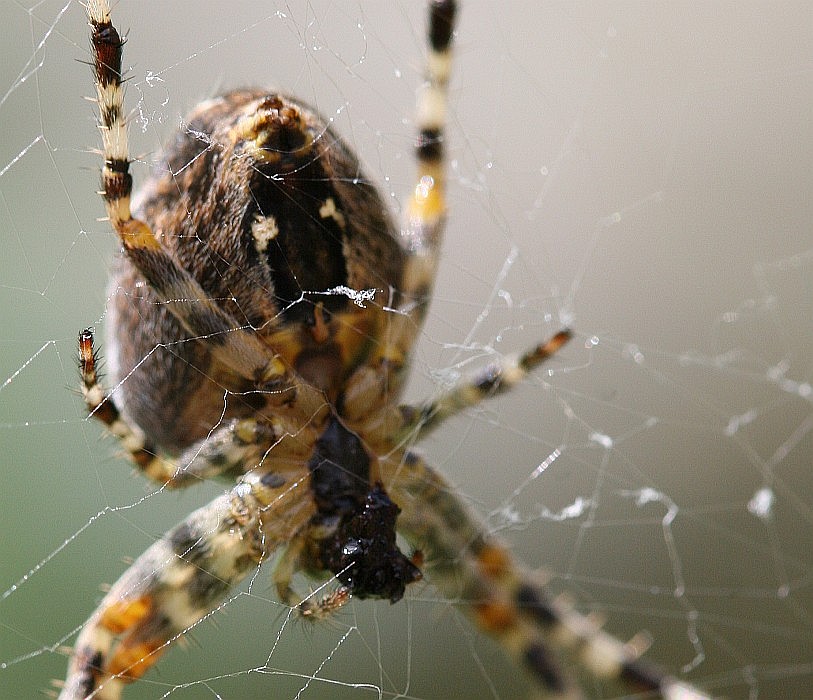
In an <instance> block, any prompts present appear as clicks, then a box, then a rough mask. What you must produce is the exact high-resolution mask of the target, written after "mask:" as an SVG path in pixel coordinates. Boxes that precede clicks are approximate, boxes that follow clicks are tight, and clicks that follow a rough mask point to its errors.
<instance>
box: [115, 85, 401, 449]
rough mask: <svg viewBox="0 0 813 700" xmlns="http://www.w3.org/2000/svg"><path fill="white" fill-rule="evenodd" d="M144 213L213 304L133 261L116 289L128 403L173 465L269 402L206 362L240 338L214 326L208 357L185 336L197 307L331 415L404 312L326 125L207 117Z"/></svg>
mask: <svg viewBox="0 0 813 700" xmlns="http://www.w3.org/2000/svg"><path fill="white" fill-rule="evenodd" d="M134 207H135V211H136V212H137V215H138V216H139V218H141V219H143V220H144V221H145V222H146V223H147V224H148V225H149V226H150V227H151V228H152V230H153V232H154V234H155V237H156V238H157V239H158V240H159V241H160V242H161V243H162V244H163V246H164V247H165V248H166V250H167V251H168V252H169V253H170V254H171V255H172V256H173V258H174V259H175V261H176V262H177V263H179V264H180V266H181V267H182V268H183V269H184V270H186V271H187V272H188V273H189V274H190V275H191V277H192V278H194V280H195V281H196V282H197V283H198V284H199V285H200V287H201V288H202V290H203V292H204V294H205V300H201V299H196V298H190V297H189V295H188V294H185V293H184V292H185V288H184V287H183V286H182V285H181V284H180V283H175V282H174V280H173V279H172V275H171V274H170V272H169V271H168V272H167V274H164V275H162V272H161V268H160V265H158V269H157V271H156V272H155V273H154V276H155V277H156V278H158V279H145V277H144V276H143V274H142V272H141V271H139V269H137V267H136V265H135V264H134V263H133V261H132V260H131V259H130V257H129V256H128V255H124V256H121V257H120V258H119V259H118V260H117V262H116V265H115V269H114V274H113V278H112V281H111V296H113V303H112V310H111V316H112V317H111V319H110V320H111V333H110V342H109V343H108V350H107V355H108V357H109V359H110V362H111V366H112V367H113V371H114V374H115V375H116V376H115V380H116V383H117V384H118V383H119V382H121V385H120V388H119V390H118V394H117V396H118V398H119V399H120V400H121V403H122V405H123V407H124V411H125V413H126V414H127V415H128V416H129V417H130V418H131V419H133V420H134V421H135V422H136V423H137V424H138V425H139V426H140V427H141V428H142V429H143V430H144V431H145V433H146V434H147V435H148V437H150V438H151V439H152V440H153V441H154V442H155V443H156V444H157V445H158V446H159V447H162V448H163V449H166V450H168V451H169V452H171V453H176V452H178V451H179V450H181V449H183V448H184V447H186V446H188V445H190V444H193V443H194V442H195V441H197V440H199V439H201V438H202V437H204V436H205V435H206V434H207V432H208V431H209V430H211V428H212V426H213V425H215V424H216V423H217V422H218V421H220V420H222V419H223V418H224V417H226V418H228V417H239V416H247V415H253V414H256V413H257V411H258V410H259V409H262V408H263V407H264V406H265V405H266V404H267V403H268V401H269V398H268V395H267V394H258V393H256V391H255V390H256V389H258V386H257V381H256V378H253V377H246V376H243V375H241V373H240V372H239V371H235V368H233V367H231V366H229V365H228V363H224V362H222V361H221V360H220V359H219V358H217V357H215V356H214V355H213V354H212V353H211V351H210V346H211V344H212V341H214V342H215V343H216V342H217V340H218V337H217V336H218V335H227V334H228V333H229V332H230V331H232V330H234V329H232V328H226V329H220V328H219V327H217V326H216V325H215V324H213V327H214V331H213V332H212V333H211V335H212V336H213V337H212V338H210V337H207V338H205V339H203V340H206V341H207V342H205V343H204V342H201V340H202V339H196V337H197V336H196V335H195V334H193V333H190V332H189V330H188V328H187V327H185V326H184V323H183V322H182V319H183V316H184V314H186V313H189V314H191V313H193V312H194V310H195V308H196V305H197V309H200V305H201V304H202V303H209V304H213V305H214V306H216V307H218V308H219V309H222V310H223V311H224V312H225V313H226V314H228V317H230V318H232V319H234V321H235V323H236V326H237V328H241V329H245V330H248V331H249V332H251V333H252V334H255V335H256V336H257V337H259V338H260V339H261V340H262V342H263V343H264V344H265V345H267V346H268V347H270V348H271V349H272V350H273V352H274V353H275V354H277V355H278V356H280V357H281V358H282V359H283V361H284V362H285V364H286V365H287V367H289V368H290V369H292V370H294V371H295V372H296V373H297V374H298V376H300V377H301V378H302V379H304V380H305V381H306V382H307V383H309V384H311V385H312V386H314V387H316V388H317V389H318V390H320V391H323V392H324V393H325V395H326V396H327V397H328V398H329V399H330V400H333V399H335V398H336V397H337V396H338V395H339V394H340V393H341V388H342V385H343V383H344V382H345V381H346V379H347V377H348V376H349V375H350V374H351V372H352V371H353V369H355V367H357V366H358V365H359V364H361V363H363V362H364V360H365V358H366V355H367V353H368V352H369V348H370V347H371V346H372V345H373V344H374V343H373V341H374V339H375V337H376V336H377V335H378V333H379V329H380V327H381V325H382V321H381V319H380V316H381V315H382V312H381V308H382V307H384V306H386V305H391V304H392V303H393V301H394V300H395V299H396V298H397V293H396V291H395V290H397V289H398V287H399V282H400V277H401V273H402V268H403V252H402V250H401V247H400V245H399V243H398V240H397V235H396V228H395V226H394V224H393V221H392V219H391V217H390V215H389V213H388V211H387V209H386V207H385V205H384V203H383V202H382V200H381V198H380V196H379V194H378V193H377V191H376V190H375V188H374V187H373V186H372V185H371V184H369V181H368V180H367V179H366V178H365V176H364V175H363V173H362V172H361V169H360V166H359V163H358V160H357V158H356V157H355V155H354V154H353V153H352V152H351V151H350V149H349V148H348V147H347V146H346V145H345V144H344V143H343V142H342V140H341V139H340V138H339V137H338V136H337V135H336V134H335V133H334V132H333V130H332V129H331V128H330V127H329V126H328V124H327V122H326V121H325V120H324V119H322V118H321V117H320V116H319V115H317V114H316V113H315V112H314V111H313V110H311V109H310V108H309V107H307V106H304V105H302V104H300V103H298V102H295V101H293V100H291V99H289V98H287V97H282V96H280V95H277V94H274V93H267V92H262V91H257V90H238V91H234V92H230V93H227V94H225V95H223V96H221V97H218V98H215V99H212V100H208V101H206V102H203V103H201V104H200V105H199V106H198V107H197V108H196V109H195V110H193V112H192V113H191V114H190V115H189V117H188V119H187V121H186V122H185V126H184V128H183V129H182V130H180V131H179V132H178V133H177V135H176V137H175V139H174V142H173V143H172V144H171V146H170V147H169V148H168V149H167V153H166V155H165V158H164V163H163V166H162V167H161V169H160V170H159V171H157V172H156V173H155V174H154V175H153V176H152V177H151V178H150V179H149V180H147V182H146V183H145V184H144V186H143V187H142V188H141V191H140V193H139V194H138V195H137V196H136V197H135V200H134ZM131 254H132V253H131ZM143 267H144V266H143V265H139V268H140V269H141V270H143ZM356 294H358V295H363V298H364V299H365V303H364V304H360V303H357V302H358V297H355V298H353V297H354V295H356ZM354 302H356V303H354ZM122 380H123V381H122ZM224 401H226V404H227V405H226V407H225V413H224ZM272 410H275V409H273V408H272Z"/></svg>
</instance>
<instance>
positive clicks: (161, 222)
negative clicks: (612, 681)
mask: <svg viewBox="0 0 813 700" xmlns="http://www.w3.org/2000/svg"><path fill="white" fill-rule="evenodd" d="M88 16H89V19H90V24H91V28H92V34H91V36H92V42H93V52H94V68H95V79H96V86H97V97H98V102H99V110H100V120H101V124H100V126H101V132H102V137H103V145H104V169H103V174H102V184H103V193H102V194H103V197H104V200H105V204H106V208H107V213H108V216H109V218H110V221H111V224H112V226H113V228H114V230H115V231H116V233H117V234H118V236H119V240H120V243H121V245H122V247H123V250H124V255H123V256H122V257H121V258H120V259H119V260H118V261H117V264H116V269H115V271H114V275H113V280H112V283H111V295H112V298H113V301H112V309H111V317H110V325H111V329H112V330H111V342H110V343H109V344H108V350H107V355H108V359H109V360H110V364H111V366H112V368H113V374H114V378H115V381H116V382H117V383H120V389H119V391H118V392H117V394H116V395H115V396H114V397H111V396H108V395H106V394H105V392H104V390H103V389H102V387H101V386H100V384H99V382H98V377H97V372H96V351H95V348H94V344H93V335H92V332H91V331H90V330H87V331H84V332H83V333H82V334H81V335H80V360H81V363H80V364H81V370H82V378H83V388H84V393H85V400H86V403H87V405H88V408H89V411H90V413H91V414H92V415H94V416H96V417H97V418H99V419H100V420H102V421H103V422H104V423H105V424H106V425H107V427H108V429H109V430H110V431H111V432H112V433H113V434H115V435H116V436H117V437H118V438H119V439H120V440H121V443H122V445H123V447H124V448H125V449H126V450H127V451H128V453H129V455H130V456H131V458H132V460H133V462H134V463H135V464H136V465H137V466H138V468H139V469H140V470H141V471H142V472H143V473H144V475H145V476H147V477H148V478H150V479H153V480H155V481H156V482H158V483H159V484H164V485H166V486H167V487H181V486H186V485H189V484H191V483H193V482H196V481H198V480H201V479H206V478H210V477H221V478H226V479H231V480H233V481H236V485H234V486H233V488H231V490H230V491H229V492H227V493H225V494H224V495H222V496H221V497H219V498H217V499H215V500H214V501H212V502H211V503H209V504H208V505H206V506H204V507H202V508H200V509H199V510H197V511H195V512H194V513H192V514H191V515H190V516H189V517H188V518H187V519H186V520H184V521H183V522H182V523H180V524H179V525H177V526H176V527H175V528H173V529H172V530H171V531H170V532H168V533H167V534H166V535H165V536H164V537H163V538H161V539H160V540H158V541H157V542H156V543H155V544H154V545H152V546H151V547H150V548H149V549H148V550H147V551H146V552H145V553H144V554H142V555H141V557H139V559H137V560H136V562H135V563H134V564H133V565H132V566H131V567H130V569H129V570H128V571H127V572H125V573H124V575H123V576H122V577H121V579H119V581H118V582H117V583H116V584H114V586H113V587H112V589H111V590H110V592H109V593H108V594H107V595H106V596H105V598H104V600H103V601H102V603H101V604H100V606H99V607H98V609H97V610H96V612H95V613H94V614H93V616H92V617H91V618H90V620H89V621H88V622H87V623H86V624H85V626H84V628H83V630H82V632H81V633H80V635H79V637H78V639H77V641H76V644H75V647H74V651H73V656H72V658H71V662H70V667H69V671H68V677H67V680H66V681H65V683H64V687H63V689H62V692H61V694H60V698H63V699H64V700H78V699H79V698H99V699H107V700H109V699H111V698H117V697H119V695H120V693H121V691H122V688H123V686H124V685H125V684H126V683H128V682H132V681H133V680H135V679H137V678H139V677H141V676H142V675H143V674H144V673H145V672H146V671H147V670H148V669H149V668H150V667H151V666H152V665H153V664H154V663H155V662H156V661H157V659H158V657H159V656H160V655H161V654H162V653H163V651H165V650H166V648H167V647H168V646H169V645H170V644H171V643H172V642H173V641H175V640H176V639H178V638H179V637H181V636H182V635H183V634H184V633H185V631H186V630H188V629H189V628H190V626H192V625H194V624H196V623H197V622H198V621H199V620H200V619H201V618H202V617H204V616H205V615H207V614H208V613H209V612H210V611H211V610H212V609H213V608H214V607H215V606H216V605H217V604H218V603H219V602H220V601H221V600H222V599H223V597H224V596H225V595H226V593H227V592H228V590H229V589H230V588H231V587H232V586H234V585H236V584H237V583H238V582H239V581H241V580H242V579H243V578H245V577H246V576H247V575H249V574H250V573H251V572H252V571H254V570H255V569H256V567H257V566H258V565H259V564H260V563H262V562H264V561H265V560H267V559H269V558H272V557H273V556H275V555H276V554H277V552H278V550H279V551H280V552H281V553H280V556H279V559H278V562H277V564H276V568H275V573H274V581H275V584H276V588H277V591H278V593H279V596H280V598H281V599H282V600H283V601H284V602H285V603H287V604H288V605H290V606H292V607H296V608H298V610H299V611H300V612H301V613H302V614H303V615H304V616H306V617H319V616H321V615H324V614H328V613H329V612H330V611H331V610H332V609H334V608H335V607H338V606H339V605H340V604H342V603H343V602H345V601H346V600H347V599H348V598H349V597H351V596H355V597H357V598H366V597H373V598H386V599H388V600H390V601H392V602H396V601H397V600H399V599H400V598H401V597H402V596H403V595H404V591H405V589H406V587H407V586H408V585H409V584H411V583H412V582H414V581H416V580H418V579H420V578H422V577H423V576H424V575H425V576H426V578H427V579H428V580H429V581H430V582H431V583H432V584H433V585H434V586H435V587H437V589H438V590H439V591H440V592H441V593H442V594H443V595H445V596H447V597H449V598H450V599H454V600H456V601H460V603H461V607H462V609H463V610H465V611H466V613H467V614H468V615H469V616H470V617H471V618H472V620H473V621H474V623H475V624H476V625H477V626H478V627H480V628H481V629H482V630H484V631H485V632H486V633H488V634H490V635H491V636H493V637H494V638H495V639H497V640H498V641H499V642H500V643H501V644H502V645H503V646H504V648H505V649H506V650H507V651H508V652H509V653H510V654H511V655H512V656H513V657H515V658H516V659H517V660H518V661H519V662H520V663H521V664H522V665H524V666H525V667H526V668H527V669H528V670H529V671H530V672H531V673H532V674H533V676H534V677H535V678H536V679H537V681H538V683H539V685H540V687H541V688H542V689H544V690H545V691H547V692H548V693H550V694H551V695H557V696H562V697H580V696H581V691H580V689H579V686H578V685H577V683H576V681H575V680H574V678H573V676H572V675H571V674H570V673H569V672H567V671H566V670H565V669H563V668H562V667H561V666H560V664H559V663H558V661H557V658H556V654H555V652H554V649H562V650H567V651H569V652H571V653H572V654H573V656H574V657H575V658H576V660H577V661H578V662H579V663H580V664H581V665H582V666H583V667H584V668H585V669H586V670H587V671H588V672H590V673H592V674H594V675H597V676H599V677H605V678H616V679H620V680H622V681H623V682H625V683H627V684H628V685H629V686H630V687H635V688H638V689H641V690H643V691H647V692H650V693H652V694H653V695H662V696H664V697H667V698H702V697H707V696H705V695H703V694H702V693H701V692H699V691H696V690H695V689H693V688H691V687H689V686H687V685H685V684H683V683H680V682H678V681H676V680H675V679H673V678H671V677H670V676H668V675H666V674H664V673H662V672H661V671H659V670H658V669H657V668H655V667H654V666H651V665H649V664H647V663H644V662H642V661H640V660H639V659H638V657H639V656H640V654H641V653H642V651H643V645H642V644H639V643H636V642H635V641H633V642H630V643H626V644H625V643H622V642H620V641H618V640H616V639H615V638H614V637H612V636H610V635H609V634H607V633H605V632H603V631H602V630H601V629H600V628H599V626H598V625H597V624H596V623H595V622H594V621H593V620H592V619H591V618H589V617H585V616H582V615H580V614H579V613H577V612H576V611H574V610H573V609H572V608H571V607H570V605H569V604H568V603H566V602H564V601H562V600H551V599H549V598H548V597H547V595H546V594H545V592H544V591H543V590H542V589H541V588H540V587H539V583H538V577H536V578H534V577H531V576H530V575H529V574H528V573H527V572H526V571H525V570H524V569H523V568H522V567H521V566H520V565H519V564H518V563H517V562H515V561H514V560H513V558H512V556H511V555H510V553H509V552H508V550H507V549H506V548H505V547H504V546H503V545H502V544H501V543H500V542H499V541H497V540H496V539H495V538H493V537H492V536H491V535H489V534H488V533H487V531H486V530H485V529H484V528H483V526H482V525H481V524H480V522H479V521H478V520H477V519H476V517H474V516H473V514H472V513H471V512H470V511H469V509H468V508H467V507H466V505H465V503H464V501H463V500H462V499H461V498H460V497H459V496H457V495H456V493H455V491H454V490H453V489H452V488H451V487H450V486H449V484H447V483H446V481H445V480H444V479H443V477H442V476H441V475H439V474H438V473H437V472H436V471H435V470H433V469H432V468H431V467H430V466H428V465H427V464H426V463H425V462H424V460H423V459H422V458H421V456H420V455H419V454H418V453H417V452H415V451H413V450H412V449H411V448H412V445H413V444H414V443H415V442H416V441H417V440H418V439H419V438H421V437H423V436H424V435H425V434H426V433H427V432H428V431H430V430H431V429H432V428H433V427H434V426H436V425H437V424H438V423H440V422H441V421H443V420H444V419H445V418H446V417H448V416H450V415H452V414H454V413H456V412H458V411H460V410H461V409H463V408H465V407H467V406H472V405H474V404H476V403H478V402H479V401H481V400H483V399H485V398H488V397H490V396H493V395H495V394H499V393H503V392H505V391H507V390H509V389H510V388H511V387H512V386H514V385H515V384H516V383H517V382H519V381H520V380H521V379H522V378H523V377H524V376H526V375H527V373H528V372H529V371H531V370H533V369H534V368H535V367H537V366H538V365H539V364H541V363H542V362H543V361H544V360H545V359H547V358H548V357H549V356H550V355H551V354H552V353H554V352H556V350H557V349H558V348H559V347H561V345H563V344H564V343H565V342H566V341H567V340H568V338H569V337H570V334H569V332H568V331H562V332H560V333H558V334H557V335H555V336H554V337H553V338H552V339H551V340H550V341H548V342H547V343H545V344H542V345H540V346H538V347H536V348H533V349H532V350H530V351H529V352H527V353H525V354H524V355H522V356H520V357H519V358H517V359H516V360H514V361H510V362H509V361H507V360H506V361H505V362H503V363H501V364H499V365H495V366H492V367H489V368H487V369H486V371H484V372H483V373H481V374H480V375H479V376H477V377H474V378H472V379H471V380H469V381H466V382H462V383H461V384H460V385H458V386H456V387H454V388H453V389H451V390H450V391H449V392H447V393H446V394H444V395H442V396H440V397H439V398H438V399H436V400H434V401H431V402H427V403H426V404H424V405H419V406H402V405H400V404H399V403H398V401H399V397H400V395H401V392H402V388H403V384H404V380H405V376H406V371H407V369H408V360H409V354H410V351H411V348H412V346H413V344H414V342H415V340H416V338H417V336H418V334H419V332H420V328H421V324H422V321H423V317H424V314H425V311H426V307H427V305H428V303H429V301H430V296H431V290H432V285H433V282H434V277H435V270H436V266H437V260H438V256H439V251H440V245H441V238H442V232H443V228H444V223H445V194H444V188H445V175H444V154H443V129H444V126H445V100H446V85H447V81H448V77H449V69H450V65H451V63H450V58H451V40H452V36H453V30H454V16H455V3H454V1H453V0H432V1H431V2H430V3H429V31H428V41H429V57H428V61H427V86H426V88H425V89H424V91H423V93H422V95H421V98H420V102H419V111H418V115H419V116H418V127H419V135H418V141H417V145H416V161H417V170H418V172H417V176H416V186H415V189H414V192H413V194H412V196H411V198H410V201H409V204H408V207H407V212H406V215H405V217H404V220H403V221H402V222H401V223H400V224H399V225H396V224H395V223H393V221H392V219H391V217H390V215H389V213H388V211H387V208H386V206H385V205H384V203H383V202H382V201H381V199H380V197H379V195H378V193H377V192H376V190H375V189H374V188H373V187H372V186H370V185H369V184H367V183H368V182H369V180H367V179H366V178H365V177H364V176H363V174H362V172H361V170H360V166H359V163H358V161H357V159H356V157H355V156H354V154H353V153H352V152H351V151H350V150H349V149H348V148H347V147H346V146H345V145H344V144H343V142H342V141H341V140H340V139H339V137H338V136H337V135H336V134H335V133H333V131H332V130H331V129H330V128H329V127H328V126H327V125H326V122H325V121H324V120H323V119H322V118H321V117H320V116H319V115H318V114H316V113H315V112H313V110H311V109H310V108H309V107H307V106H306V105H303V104H302V103H299V102H297V101H296V100H293V99H292V98H289V97H286V96H284V95H279V94H277V93H274V92H268V91H261V90H237V91H233V92H230V93H227V94H225V95H223V96H221V97H219V98H215V99H212V100H209V101H207V102H205V103H203V104H201V105H199V106H198V107H197V108H196V109H195V110H194V111H193V112H192V114H191V115H190V116H189V117H188V119H187V122H186V123H187V124H188V128H186V129H184V130H183V131H182V132H180V133H178V134H177V136H176V139H175V142H174V144H172V145H171V146H170V147H169V148H168V150H167V156H166V163H165V168H163V170H162V172H161V173H159V174H157V175H155V176H153V177H152V178H151V179H150V180H148V181H147V182H146V183H145V184H144V185H143V187H142V189H141V192H140V194H139V195H138V197H137V199H135V200H134V204H133V212H131V206H130V195H131V189H132V180H131V177H130V174H129V153H128V149H127V138H126V124H125V119H124V116H123V115H124V108H123V89H122V78H121V50H122V44H123V42H122V40H121V39H120V37H119V34H118V32H117V31H116V30H115V28H114V27H113V25H112V23H111V21H110V11H109V7H108V4H107V2H106V0H90V1H89V2H88ZM396 530H397V532H398V533H399V534H400V535H401V536H402V537H403V538H404V540H405V541H407V542H408V543H409V545H410V546H411V547H413V548H414V551H413V552H412V553H411V554H409V555H407V554H405V553H403V552H401V551H400V549H399V548H398V545H397V543H396V539H395V535H396ZM299 571H304V572H306V573H308V574H310V575H312V576H315V577H320V578H323V579H324V578H329V577H330V576H331V575H332V576H333V577H335V581H336V584H335V590H334V592H333V593H331V594H328V595H327V596H325V597H324V598H323V599H321V600H312V599H310V598H305V599H303V598H302V597H300V596H299V595H298V594H297V593H296V591H295V590H294V589H293V587H292V579H293V576H294V574H296V573H297V572H299Z"/></svg>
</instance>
